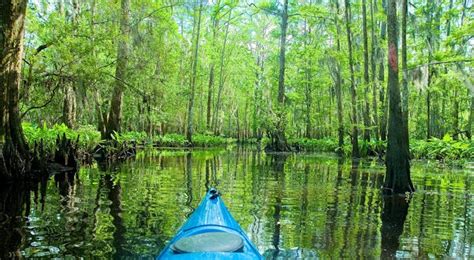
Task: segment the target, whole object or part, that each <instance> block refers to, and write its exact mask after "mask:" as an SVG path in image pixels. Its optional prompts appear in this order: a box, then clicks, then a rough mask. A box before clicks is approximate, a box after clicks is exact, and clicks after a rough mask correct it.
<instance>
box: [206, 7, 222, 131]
mask: <svg viewBox="0 0 474 260" xmlns="http://www.w3.org/2000/svg"><path fill="white" fill-rule="evenodd" d="M217 6H218V8H219V9H218V10H220V1H218V2H217ZM218 14H219V13H214V14H213V15H212V50H213V51H214V47H215V45H216V36H217V26H218V25H219V19H218ZM214 67H215V65H214V58H212V57H211V65H210V70H209V85H208V88H207V110H206V128H207V130H208V131H210V130H211V127H212V125H211V123H212V121H211V113H212V96H213V95H214V78H215V75H214V70H215V69H214Z"/></svg>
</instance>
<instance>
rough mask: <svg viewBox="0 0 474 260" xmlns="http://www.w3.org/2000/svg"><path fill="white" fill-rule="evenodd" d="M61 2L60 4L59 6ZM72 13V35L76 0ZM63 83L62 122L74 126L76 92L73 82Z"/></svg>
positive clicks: (62, 14) (77, 6) (78, 8)
mask: <svg viewBox="0 0 474 260" xmlns="http://www.w3.org/2000/svg"><path fill="white" fill-rule="evenodd" d="M61 2H62V1H61ZM61 5H62V4H60V6H61ZM72 8H73V9H72V10H71V11H72V13H71V15H70V16H71V21H72V26H73V32H72V33H73V36H75V34H76V29H77V24H78V23H77V18H78V15H79V13H80V5H79V2H78V1H77V0H73V1H72ZM62 11H63V10H62V8H60V12H61V13H60V14H61V16H63V18H64V19H66V20H67V19H68V17H67V16H65V15H64V13H62ZM63 84H64V100H63V118H62V119H63V120H62V121H63V123H64V124H65V125H67V126H68V127H69V128H74V127H75V124H76V105H77V103H76V92H75V88H74V86H73V84H74V83H73V82H71V81H66V80H63Z"/></svg>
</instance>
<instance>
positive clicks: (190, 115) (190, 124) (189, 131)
mask: <svg viewBox="0 0 474 260" xmlns="http://www.w3.org/2000/svg"><path fill="white" fill-rule="evenodd" d="M201 14H202V0H199V11H198V21H197V31H196V42H195V45H194V55H193V61H192V66H191V67H192V73H193V75H192V77H191V86H190V88H191V93H190V94H189V106H188V124H187V130H186V139H187V140H188V142H189V143H190V144H192V143H193V109H194V92H195V89H196V73H197V65H198V53H199V36H200V33H201Z"/></svg>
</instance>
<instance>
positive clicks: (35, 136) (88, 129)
mask: <svg viewBox="0 0 474 260" xmlns="http://www.w3.org/2000/svg"><path fill="white" fill-rule="evenodd" d="M22 126H23V132H24V134H25V137H26V140H27V141H28V143H29V144H30V145H31V146H33V145H34V143H37V144H39V143H40V142H41V141H42V142H43V145H44V147H45V148H46V149H47V150H50V151H52V150H53V149H54V148H55V145H56V139H57V137H58V136H63V135H66V137H67V138H69V139H71V140H74V141H76V140H78V137H79V149H80V150H84V151H92V149H94V147H96V146H97V145H98V144H99V143H100V133H99V131H97V130H96V129H95V128H94V127H93V126H91V125H84V126H80V127H79V128H78V129H76V130H72V129H70V128H68V127H67V126H66V125H64V124H55V125H54V126H53V127H52V128H48V127H47V126H46V125H43V126H42V127H39V126H37V125H34V124H31V123H27V122H24V123H23V124H22Z"/></svg>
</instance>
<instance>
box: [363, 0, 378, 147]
mask: <svg viewBox="0 0 474 260" xmlns="http://www.w3.org/2000/svg"><path fill="white" fill-rule="evenodd" d="M362 31H363V39H364V40H363V41H364V94H365V98H364V102H365V111H364V116H363V118H364V140H365V141H370V105H369V103H370V102H369V92H370V81H369V40H368V38H369V37H368V35H367V0H362ZM373 98H375V97H373Z"/></svg>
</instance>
